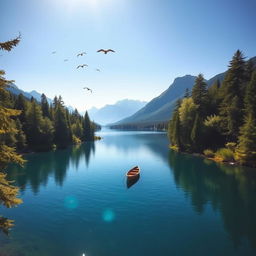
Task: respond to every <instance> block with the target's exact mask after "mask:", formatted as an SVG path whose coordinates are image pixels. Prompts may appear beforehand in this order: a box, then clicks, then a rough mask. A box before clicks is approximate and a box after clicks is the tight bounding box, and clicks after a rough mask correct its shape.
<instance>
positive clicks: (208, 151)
mask: <svg viewBox="0 0 256 256" xmlns="http://www.w3.org/2000/svg"><path fill="white" fill-rule="evenodd" d="M203 153H204V155H205V156H207V157H210V158H212V157H214V155H215V154H214V152H213V150H211V149H205V150H204V151H203Z"/></svg>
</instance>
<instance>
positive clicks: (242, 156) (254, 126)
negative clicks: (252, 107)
mask: <svg viewBox="0 0 256 256" xmlns="http://www.w3.org/2000/svg"><path fill="white" fill-rule="evenodd" d="M238 141H239V143H238V146H237V149H236V159H237V160H238V161H239V162H240V163H241V164H247V165H250V166H253V167H256V120H255V117H253V116H252V115H249V116H248V117H247V119H246V121H245V124H244V125H243V126H242V127H241V129H240V136H239V140H238Z"/></svg>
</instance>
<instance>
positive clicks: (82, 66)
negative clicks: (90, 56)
mask: <svg viewBox="0 0 256 256" xmlns="http://www.w3.org/2000/svg"><path fill="white" fill-rule="evenodd" d="M84 67H88V65H87V64H83V65H78V66H77V67H76V69H78V68H84Z"/></svg>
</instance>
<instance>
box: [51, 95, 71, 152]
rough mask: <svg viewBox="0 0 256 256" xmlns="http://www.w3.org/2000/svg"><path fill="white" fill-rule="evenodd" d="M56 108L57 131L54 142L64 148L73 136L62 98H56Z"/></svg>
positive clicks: (55, 121) (55, 122) (55, 123)
mask: <svg viewBox="0 0 256 256" xmlns="http://www.w3.org/2000/svg"><path fill="white" fill-rule="evenodd" d="M54 108H55V116H54V125H55V127H54V128H55V133H54V142H55V144H56V145H57V146H58V147H60V148H62V147H66V146H67V145H69V144H71V142H72V137H71V133H70V130H69V125H68V121H67V117H66V111H65V109H64V106H63V101H62V98H61V97H59V98H58V99H57V98H56V99H54Z"/></svg>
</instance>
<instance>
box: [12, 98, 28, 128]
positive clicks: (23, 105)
mask: <svg viewBox="0 0 256 256" xmlns="http://www.w3.org/2000/svg"><path fill="white" fill-rule="evenodd" d="M27 105H28V104H27V102H26V100H25V98H24V96H23V94H19V95H18V98H17V99H16V101H15V103H14V108H15V109H18V110H21V113H20V115H19V116H18V118H19V120H20V122H21V123H23V124H24V123H26V111H27V109H28V106H27Z"/></svg>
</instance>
